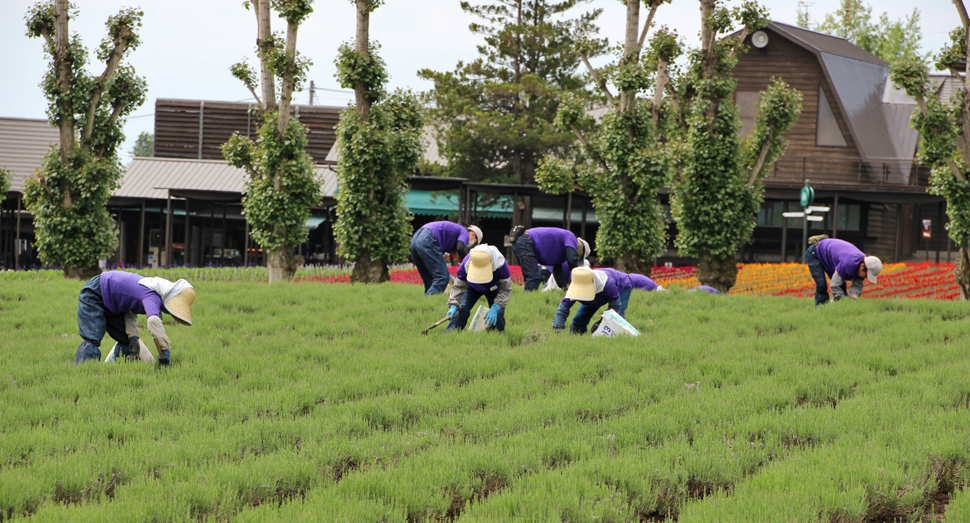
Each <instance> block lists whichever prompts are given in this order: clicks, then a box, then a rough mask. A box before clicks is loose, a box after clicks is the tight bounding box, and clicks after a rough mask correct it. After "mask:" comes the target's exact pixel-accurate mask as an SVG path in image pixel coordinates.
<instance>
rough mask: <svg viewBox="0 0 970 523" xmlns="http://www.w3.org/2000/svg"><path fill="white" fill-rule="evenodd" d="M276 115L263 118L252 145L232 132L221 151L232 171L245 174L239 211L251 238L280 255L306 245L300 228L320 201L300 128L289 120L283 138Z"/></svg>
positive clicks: (304, 132)
mask: <svg viewBox="0 0 970 523" xmlns="http://www.w3.org/2000/svg"><path fill="white" fill-rule="evenodd" d="M277 117H278V115H277V114H276V113H267V114H266V115H264V117H263V118H264V123H263V125H262V127H260V129H259V138H258V139H257V141H256V143H253V142H252V141H250V140H249V139H248V138H246V137H244V136H240V135H239V134H238V133H234V134H233V136H232V138H230V139H229V141H228V142H226V143H225V144H224V145H223V146H222V154H223V156H225V158H226V161H228V162H229V164H230V165H232V166H233V167H238V168H241V169H245V170H246V172H247V173H249V177H248V178H247V180H246V193H245V194H244V195H243V208H244V209H245V213H246V221H248V222H249V224H250V226H251V227H252V231H251V234H252V236H253V239H254V240H256V242H258V243H259V244H260V245H261V246H262V247H263V248H264V249H267V250H270V251H281V250H285V249H289V248H292V247H293V246H294V245H299V244H300V243H303V242H304V241H306V238H307V229H306V227H304V223H306V220H307V219H308V218H309V217H310V207H312V206H314V205H316V204H317V203H318V202H319V201H320V180H318V179H317V177H316V173H315V172H314V170H313V160H312V159H311V158H310V155H309V154H307V153H306V150H305V149H306V144H307V138H306V133H307V131H306V127H305V126H304V125H303V124H301V123H300V122H298V121H296V120H295V119H290V120H289V123H288V127H287V130H286V133H284V134H283V135H282V136H279V135H277V133H276V120H277Z"/></svg>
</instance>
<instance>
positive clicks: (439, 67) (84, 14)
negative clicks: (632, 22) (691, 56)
mask: <svg viewBox="0 0 970 523" xmlns="http://www.w3.org/2000/svg"><path fill="white" fill-rule="evenodd" d="M73 2H74V4H75V5H76V6H77V7H78V8H79V9H80V14H79V16H78V18H76V19H72V20H71V22H70V28H71V31H72V32H76V33H78V34H79V35H80V36H81V40H82V42H83V43H84V45H85V47H87V48H88V50H89V52H90V56H91V58H92V59H93V58H94V51H95V49H96V47H97V45H98V44H99V43H100V41H101V39H102V38H103V37H104V34H105V25H104V24H105V21H106V20H107V19H108V17H109V16H111V15H113V14H115V13H117V12H118V10H119V9H121V8H124V7H140V8H141V9H142V10H143V11H144V13H145V14H144V17H143V19H142V24H143V26H142V28H141V30H140V34H141V38H142V44H141V46H140V47H139V48H138V49H136V50H135V51H134V52H133V53H131V55H130V56H129V58H128V63H130V64H131V65H133V66H134V68H135V71H136V73H137V74H138V75H140V76H143V77H145V79H146V81H147V82H148V95H147V99H146V102H145V104H144V105H143V106H141V107H140V108H139V109H136V110H135V111H134V113H133V114H132V115H131V116H130V117H129V118H128V119H127V121H126V122H125V127H124V131H125V135H126V141H125V144H124V145H123V146H122V148H121V150H120V151H119V156H120V157H121V158H122V159H123V161H127V159H130V157H131V155H130V151H131V149H132V148H133V146H134V141H135V138H137V136H138V135H139V133H141V132H149V133H152V132H153V131H154V118H153V116H154V108H155V100H156V99H158V98H176V99H185V100H212V101H233V102H234V101H249V100H251V99H252V98H251V95H250V93H249V91H248V90H247V89H246V88H245V87H244V86H243V85H242V83H241V82H239V81H238V80H236V79H235V78H233V77H232V76H231V75H230V74H229V67H230V66H231V65H232V64H234V63H236V62H239V61H241V60H244V59H246V60H249V62H250V64H251V65H253V66H254V67H257V68H258V63H257V62H256V58H255V52H254V51H255V43H256V17H255V15H254V14H253V12H252V11H249V10H246V9H245V8H244V7H243V2H242V0H192V1H190V0H142V1H141V2H140V3H139V2H135V1H129V0H73ZM35 3H36V0H0V116H6V117H18V118H46V110H47V100H46V99H45V98H44V94H43V92H42V91H41V89H40V87H39V86H38V85H39V83H40V81H41V79H42V77H43V75H44V71H45V70H46V68H47V58H45V56H44V52H43V42H42V40H41V39H31V38H27V36H26V35H25V32H26V26H25V23H24V16H25V14H26V13H27V11H28V9H29V8H30V7H31V6H32V5H33V4H35ZM471 3H472V4H481V3H488V2H487V0H471ZM738 3H739V2H738V1H733V2H729V3H728V5H729V6H733V5H737V4H738ZM869 3H870V5H873V6H875V7H874V8H873V12H874V14H875V15H878V14H879V13H883V12H885V13H887V14H888V16H889V18H890V19H891V20H896V19H901V18H904V17H905V16H908V15H909V14H910V13H911V12H912V10H913V6H914V2H913V0H881V1H879V2H869ZM761 4H762V5H764V6H765V7H767V8H768V9H769V12H770V18H771V19H772V20H774V21H778V22H782V23H788V24H792V25H794V24H795V20H796V16H797V12H798V9H799V8H801V9H803V10H804V9H807V10H808V12H809V17H810V23H812V24H814V23H816V22H820V21H821V20H822V19H823V18H824V15H825V13H830V12H834V11H836V10H838V8H839V0H816V1H814V2H799V1H798V0H761ZM313 8H314V12H313V13H312V14H310V16H309V17H308V18H307V19H306V21H305V22H304V23H303V25H301V27H300V32H299V36H298V39H297V49H298V50H299V51H300V52H301V53H302V54H303V55H304V56H306V57H308V58H309V59H310V60H312V61H313V65H312V67H311V68H310V71H309V75H308V79H310V80H313V81H314V85H315V87H317V88H318V90H316V91H315V94H314V104H315V105H330V106H338V107H343V106H346V105H347V104H348V103H350V102H351V101H352V99H353V93H352V92H350V91H346V90H342V89H341V88H340V86H339V85H338V84H337V81H336V79H335V78H334V73H335V72H336V67H335V66H334V63H333V61H334V58H335V57H336V54H337V48H338V47H339V46H340V44H341V43H343V42H347V41H350V40H352V39H353V38H354V35H355V31H356V11H355V8H354V5H353V3H352V1H351V0H315V2H314V3H313ZM596 8H602V9H603V14H602V15H601V16H600V17H599V20H598V25H599V27H600V36H601V37H607V38H609V40H610V43H611V44H614V43H617V42H619V41H621V40H622V38H623V32H624V24H625V19H626V8H625V6H624V3H623V1H622V0H590V1H587V2H586V3H581V4H580V5H579V6H577V7H576V8H574V12H576V13H579V12H583V11H588V10H592V9H596ZM919 9H920V18H921V23H920V26H921V28H922V31H923V52H929V51H932V52H936V50H938V49H939V48H940V47H942V46H943V45H944V44H945V43H946V42H947V40H948V37H947V35H948V33H949V31H951V30H952V29H953V28H954V27H956V25H957V24H958V20H959V19H958V18H957V15H956V9H955V8H954V7H953V5H952V4H951V2H949V1H947V0H929V1H927V2H920V5H919ZM645 17H646V11H645V10H642V11H641V23H642V22H643V20H644V19H645ZM476 21H477V19H476V18H475V17H473V16H471V15H469V14H467V13H465V12H464V11H462V10H461V6H460V0H385V3H384V5H383V6H381V7H380V8H378V9H377V10H376V11H374V12H373V13H372V14H371V23H370V35H371V39H372V40H376V41H377V42H379V43H380V45H381V49H380V51H379V54H380V55H381V57H382V58H383V59H384V61H385V62H386V64H387V66H388V70H389V73H390V85H389V87H390V88H391V89H394V88H402V89H411V90H414V91H427V90H429V89H431V87H433V86H432V84H431V82H429V81H426V80H422V79H420V78H418V75H417V72H418V71H419V70H421V69H425V68H428V69H432V70H436V71H450V70H454V69H455V67H456V65H457V63H458V62H459V61H465V62H468V61H471V60H474V59H475V58H476V57H477V55H478V53H477V50H476V46H478V45H481V44H482V43H483V41H482V38H481V37H480V36H478V35H475V34H472V33H471V32H470V31H469V30H468V25H469V24H470V23H473V22H476ZM655 23H656V24H657V25H666V26H668V27H670V28H671V29H675V30H676V31H677V32H678V34H680V35H681V37H682V38H683V40H684V41H685V43H686V44H687V45H689V46H692V47H693V46H696V45H697V42H698V36H697V35H698V31H699V29H700V8H699V2H698V1H697V0H673V2H672V4H665V5H663V6H661V7H660V9H659V10H658V11H657V15H656V18H655ZM272 25H273V28H274V30H275V31H284V30H285V23H284V22H283V21H282V20H279V19H274V20H273V21H272ZM604 61H605V58H602V59H601V60H600V63H599V64H597V63H594V65H601V64H602V63H604ZM103 68H104V65H103V64H96V63H92V64H90V65H89V71H90V72H92V74H101V72H102V71H103ZM341 91H342V92H341ZM294 101H295V102H296V103H299V104H306V103H309V91H308V90H306V89H304V91H302V92H299V93H297V94H295V95H294Z"/></svg>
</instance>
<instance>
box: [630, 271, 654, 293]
mask: <svg viewBox="0 0 970 523" xmlns="http://www.w3.org/2000/svg"><path fill="white" fill-rule="evenodd" d="M629 276H630V283H632V284H633V288H634V289H639V290H641V291H652V290H656V289H657V287H659V285H657V282H655V281H653V280H651V279H650V278H647V277H646V276H644V275H642V274H633V273H630V274H629Z"/></svg>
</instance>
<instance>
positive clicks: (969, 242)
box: [890, 51, 970, 247]
mask: <svg viewBox="0 0 970 523" xmlns="http://www.w3.org/2000/svg"><path fill="white" fill-rule="evenodd" d="M945 52H946V51H944V53H945ZM890 79H891V80H892V81H893V82H894V83H895V84H896V85H898V86H899V87H901V88H903V89H904V90H905V91H906V93H907V94H908V95H909V96H911V97H912V98H913V99H915V100H922V101H923V105H924V106H925V111H924V110H923V108H922V107H920V110H917V111H914V112H913V116H912V122H911V125H912V126H913V128H914V129H916V130H917V131H918V132H919V134H920V138H921V139H920V143H919V152H918V154H917V158H918V159H919V161H920V162H921V163H923V164H924V165H926V166H928V167H930V168H931V169H932V173H931V175H930V189H929V192H930V193H932V194H936V195H939V196H943V197H944V198H946V201H947V205H946V213H947V216H949V218H950V221H949V222H948V223H947V226H946V227H947V230H948V231H949V233H950V237H951V238H952V239H953V241H954V242H956V244H957V245H959V246H960V247H967V246H970V181H961V180H959V179H957V177H956V176H955V175H954V174H953V171H952V169H951V164H952V165H956V167H957V168H958V169H959V170H960V171H961V172H962V173H964V176H966V174H967V173H968V171H970V169H968V168H967V165H966V161H967V160H966V158H963V157H962V156H960V155H959V154H958V152H957V148H958V144H959V139H960V124H959V121H960V117H961V114H962V107H963V93H959V94H958V95H957V96H956V97H955V98H954V99H953V100H950V103H949V104H947V103H946V102H945V101H942V100H940V99H939V97H937V96H936V94H935V93H933V92H931V91H930V89H928V85H929V72H928V71H927V68H926V66H925V65H924V64H923V63H922V62H920V61H918V60H913V59H910V60H902V61H900V62H897V63H895V64H893V69H892V73H891V75H890Z"/></svg>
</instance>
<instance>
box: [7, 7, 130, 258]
mask: <svg viewBox="0 0 970 523" xmlns="http://www.w3.org/2000/svg"><path fill="white" fill-rule="evenodd" d="M68 12H69V13H70V16H71V17H72V18H73V17H76V16H77V14H78V12H77V9H76V8H75V7H74V6H73V5H69V6H68ZM55 14H56V9H55V6H54V3H53V2H40V3H37V4H35V5H34V6H33V7H31V9H30V10H29V11H28V13H27V15H26V22H27V35H28V36H30V37H34V38H36V37H42V38H44V42H45V45H44V50H45V52H46V53H47V55H48V57H49V58H50V62H49V67H48V70H47V73H46V74H45V76H44V78H43V81H42V82H41V88H42V89H43V90H44V94H45V95H46V97H47V99H48V102H49V105H48V110H47V115H48V119H49V120H50V122H51V124H52V125H53V126H54V127H58V128H60V129H61V133H62V135H69V136H70V138H68V139H67V140H69V141H73V144H72V146H71V148H70V149H69V150H64V151H62V150H60V148H59V147H57V148H54V149H52V151H51V152H50V153H49V154H48V155H47V156H46V158H45V161H44V165H43V166H42V167H41V169H40V170H39V171H38V173H37V174H36V175H35V176H33V177H31V178H30V179H28V180H27V181H26V183H25V193H26V194H25V196H26V202H27V210H28V211H29V212H30V213H31V214H33V215H34V224H35V226H36V227H37V242H36V246H37V250H38V255H39V257H40V259H41V260H43V261H44V262H45V263H48V264H50V265H61V266H63V267H64V268H65V270H66V269H71V268H81V269H86V268H90V267H96V266H97V264H98V260H99V259H101V258H103V257H104V256H106V255H107V254H109V253H110V252H112V251H113V250H114V249H115V248H116V246H117V231H116V228H115V226H114V223H113V222H112V220H111V217H110V215H109V214H108V212H107V209H106V208H105V204H106V203H107V200H108V198H109V197H110V195H111V192H112V191H113V190H114V189H115V188H117V186H118V184H119V183H120V176H121V168H120V165H119V163H118V159H117V148H118V146H119V145H120V144H121V143H122V142H123V141H124V135H123V134H122V125H121V123H120V122H121V121H122V119H123V118H124V117H125V116H128V115H129V114H131V113H132V111H134V110H135V109H136V108H137V107H139V106H140V105H141V104H143V103H144V101H145V93H146V91H147V85H146V83H145V80H144V79H143V78H141V77H138V76H137V75H136V74H135V71H134V69H133V68H132V67H131V66H129V65H126V64H125V63H124V62H123V60H124V59H125V57H126V56H127V55H128V54H129V53H131V51H133V50H134V49H135V48H137V47H138V45H139V44H140V43H141V40H140V37H139V35H138V32H137V30H138V28H140V27H141V17H142V16H143V12H142V11H140V10H137V9H123V10H121V11H120V12H119V13H118V14H116V15H114V16H111V17H110V18H109V19H108V21H107V23H106V24H105V25H106V27H107V35H106V37H105V38H104V40H103V41H102V43H101V46H100V47H99V48H98V53H97V56H98V58H99V59H100V60H107V59H108V57H109V55H110V54H112V53H113V52H117V53H118V54H119V56H120V57H121V60H122V62H120V63H119V65H118V68H117V69H116V70H115V72H114V74H111V75H108V74H103V75H101V76H94V75H92V74H90V73H89V72H87V70H86V66H87V61H88V60H87V50H86V49H85V48H84V47H83V46H82V45H81V40H80V38H79V37H78V36H77V35H76V34H75V35H71V36H70V41H69V45H68V48H67V49H66V52H65V53H64V54H61V55H59V54H58V53H56V52H55V41H56V34H55V25H54V18H55ZM59 64H60V65H61V67H62V68H63V69H64V70H65V71H66V73H67V75H66V78H65V82H63V83H62V82H61V81H59V77H58V65H59ZM92 104H96V105H92ZM63 141H64V137H63V136H62V143H63Z"/></svg>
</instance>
